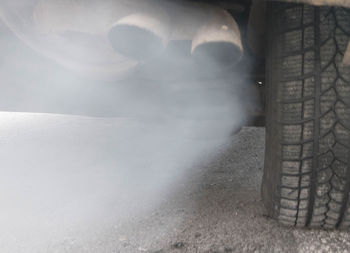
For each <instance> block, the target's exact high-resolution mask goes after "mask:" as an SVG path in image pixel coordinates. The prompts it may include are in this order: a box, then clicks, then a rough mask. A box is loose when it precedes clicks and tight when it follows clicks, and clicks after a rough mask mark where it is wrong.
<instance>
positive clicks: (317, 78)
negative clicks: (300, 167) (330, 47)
mask: <svg viewBox="0 0 350 253" xmlns="http://www.w3.org/2000/svg"><path fill="white" fill-rule="evenodd" d="M314 19H315V20H314V23H315V25H314V33H315V36H314V41H315V45H316V47H315V63H314V64H315V121H314V139H313V140H314V142H313V159H312V167H313V170H312V173H311V180H310V184H311V187H310V200H309V205H308V212H307V218H306V226H310V225H311V219H312V215H313V209H314V204H315V194H316V181H317V169H318V152H319V143H318V138H319V132H320V129H319V128H320V126H319V124H320V92H321V76H320V74H321V59H320V58H321V52H320V39H321V36H320V27H319V23H320V7H314Z"/></svg>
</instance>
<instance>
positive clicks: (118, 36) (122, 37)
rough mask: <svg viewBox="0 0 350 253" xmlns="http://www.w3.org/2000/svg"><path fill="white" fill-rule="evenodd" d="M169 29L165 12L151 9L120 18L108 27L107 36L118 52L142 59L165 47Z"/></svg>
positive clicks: (168, 18)
mask: <svg viewBox="0 0 350 253" xmlns="http://www.w3.org/2000/svg"><path fill="white" fill-rule="evenodd" d="M170 30H171V27H170V17H169V15H167V12H166V11H162V12H156V11H154V10H151V11H148V12H144V13H135V14H131V15H129V16H126V17H123V18H121V19H120V20H118V21H117V22H116V23H115V24H113V25H112V26H111V28H110V29H109V32H108V38H109V41H110V43H111V45H112V47H113V48H114V49H115V50H116V51H117V52H118V53H120V54H121V55H123V56H126V57H128V58H131V59H135V60H138V61H140V60H141V61H142V60H146V59H148V58H151V57H152V56H154V55H156V54H158V53H159V52H161V51H163V50H164V49H165V47H166V45H167V43H168V40H169V35H170Z"/></svg>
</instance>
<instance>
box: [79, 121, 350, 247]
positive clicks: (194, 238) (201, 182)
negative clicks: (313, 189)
mask: <svg viewBox="0 0 350 253" xmlns="http://www.w3.org/2000/svg"><path fill="white" fill-rule="evenodd" d="M263 159H264V128H243V129H242V130H241V131H240V133H239V134H238V135H236V136H233V139H232V143H231V145H229V146H226V147H222V150H221V152H220V154H218V155H216V156H215V157H211V158H210V159H208V161H206V162H204V163H202V164H198V165H197V166H195V167H194V168H193V170H192V173H191V175H189V176H188V177H187V180H186V181H184V182H183V184H182V185H179V186H178V188H177V190H176V192H174V193H173V194H171V195H170V196H169V198H168V201H165V202H164V203H162V204H161V205H160V206H158V207H156V208H155V210H154V211H153V212H152V213H151V214H149V215H147V216H144V217H140V218H138V219H136V220H134V221H129V222H126V223H124V224H119V225H117V226H115V227H114V229H112V230H111V231H110V233H108V235H107V234H105V235H101V238H103V239H101V238H100V237H97V238H96V241H95V242H94V241H91V242H90V243H91V245H85V246H86V248H85V249H84V250H85V251H89V252H150V253H156V252H157V253H161V252H208V253H209V252H210V253H214V252H218V253H219V252H349V250H350V234H348V233H346V232H335V231H329V232H327V231H317V230H306V229H305V230H302V229H292V228H286V227H283V226H280V225H278V224H277V223H276V222H275V221H273V220H271V219H270V218H269V217H267V216H266V213H265V210H264V207H263V204H262V202H261V198H260V185H261V178H262V173H263V169H262V168H263ZM76 250H77V248H76ZM79 250H81V249H79Z"/></svg>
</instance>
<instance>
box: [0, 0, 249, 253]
mask: <svg viewBox="0 0 350 253" xmlns="http://www.w3.org/2000/svg"><path fill="white" fill-rule="evenodd" d="M28 1H30V0H28ZM50 1H53V0H50ZM65 1H67V0H65ZM74 2H75V3H78V2H79V1H74ZM97 2H98V1H96V3H97ZM0 7H1V4H0ZM181 7H182V6H180V7H179V8H181ZM77 9H78V10H80V9H79V8H77ZM174 11H175V10H174ZM18 18H21V17H18ZM116 24H117V25H116V26H113V25H112V26H110V27H109V28H111V27H112V29H111V30H110V32H109V34H107V33H106V37H105V38H106V40H108V39H110V41H111V42H112V43H111V44H112V45H114V46H115V48H116V49H117V51H123V50H124V55H127V56H128V57H132V58H133V59H142V60H143V59H146V58H148V57H151V58H152V56H153V55H154V51H157V50H158V46H157V47H155V48H153V46H149V47H148V46H146V47H143V46H142V45H141V44H142V43H140V41H144V42H150V44H149V45H155V44H157V43H158V42H159V43H160V41H161V45H162V47H163V48H164V49H162V50H164V51H165V53H164V54H162V53H161V54H159V53H156V54H155V55H156V56H153V58H152V60H153V61H154V62H159V64H155V65H156V66H157V67H153V68H151V69H152V71H151V72H150V71H149V68H147V63H145V64H144V65H141V66H139V68H140V69H142V68H144V69H146V70H147V69H148V71H146V72H147V73H146V74H147V76H152V79H147V78H145V77H144V76H140V75H139V76H137V75H134V76H132V77H130V78H129V79H126V80H123V81H118V82H116V81H114V82H103V81H96V80H93V81H91V79H85V78H82V77H80V76H77V75H76V74H75V73H72V72H71V70H72V68H68V70H67V69H66V68H63V67H61V66H60V65H57V64H56V63H55V62H54V61H52V60H49V59H47V58H43V57H42V56H40V55H39V54H36V53H34V52H33V51H31V50H30V49H29V48H27V47H26V46H25V45H24V44H22V43H21V42H20V41H19V40H17V39H16V38H14V37H13V35H12V34H11V33H10V32H6V31H5V30H4V35H3V36H2V37H1V40H0V43H1V44H2V45H8V50H6V52H5V53H4V54H5V55H4V59H5V61H3V62H2V63H1V64H0V75H1V76H2V83H1V85H0V87H1V90H2V92H1V93H0V110H1V111H2V112H0V143H1V145H0V160H1V167H0V173H1V175H2V176H1V177H0V203H1V208H0V233H1V237H0V251H1V252H3V253H13V252H18V253H21V252H25V253H28V252H29V253H31V252H33V253H34V252H35V253H40V252H59V253H60V252H74V253H76V252H113V243H114V244H118V243H120V242H119V241H118V239H116V240H115V242H113V243H111V245H112V246H111V248H106V246H104V245H103V244H102V243H100V244H97V245H96V248H93V249H91V248H85V247H86V245H89V244H88V242H90V241H97V243H98V242H103V240H104V239H103V238H102V237H103V236H104V235H105V234H106V233H109V234H113V231H115V230H117V229H118V227H119V226H120V224H122V223H123V222H125V221H127V220H129V219H135V218H142V217H143V216H145V215H147V214H149V213H150V212H151V211H152V210H153V209H154V208H155V207H156V206H157V205H158V204H159V203H161V202H162V201H165V200H167V198H168V196H169V194H171V193H172V192H174V191H176V189H177V186H178V185H179V184H181V183H182V182H183V179H184V178H185V177H186V175H188V174H189V173H190V170H191V167H192V166H193V165H194V164H196V163H197V162H198V161H203V160H206V159H208V156H209V155H212V154H215V152H217V151H216V150H217V149H218V148H219V147H221V146H222V145H225V144H226V142H227V141H229V140H230V138H231V136H232V134H233V133H234V132H235V131H237V130H238V129H239V128H240V127H241V126H242V124H244V122H245V121H247V120H248V115H247V109H248V106H250V107H251V102H250V100H249V99H248V97H249V96H250V95H251V91H250V90H249V88H248V86H247V85H248V84H247V83H246V82H247V80H245V79H244V77H243V74H242V73H240V74H238V73H235V71H234V70H233V69H231V70H230V71H228V72H226V74H222V71H221V70H218V69H217V68H218V65H217V64H216V63H215V59H214V60H213V59H211V58H212V57H214V58H215V57H218V54H217V52H216V51H215V50H214V51H213V52H214V53H215V54H214V55H210V54H209V55H206V57H205V61H206V64H207V66H210V67H209V68H206V77H208V76H210V78H203V77H202V76H201V73H202V72H201V71H202V69H201V68H198V67H196V66H197V65H198V63H196V61H195V60H193V57H192V56H191V47H185V50H188V51H186V52H187V53H188V57H187V58H186V57H183V56H181V57H180V56H179V54H178V52H177V51H176V50H174V51H172V50H170V49H169V48H168V47H166V44H164V38H163V37H161V36H160V35H158V34H156V35H157V36H160V38H161V40H158V42H156V43H153V42H154V41H153V40H152V39H151V40H149V38H148V37H147V36H148V35H146V37H143V36H141V35H142V32H141V33H139V31H137V35H135V37H136V38H135V40H133V42H135V43H134V44H133V43H131V44H130V47H128V46H129V45H127V44H126V42H120V43H122V44H118V43H119V42H118V37H119V36H124V35H125V34H123V33H124V32H125V31H123V29H125V28H127V33H128V34H130V30H129V28H130V27H127V26H126V25H125V23H124V24H121V23H120V26H119V27H118V23H116ZM115 29H117V30H115ZM133 29H134V28H133ZM135 29H136V28H135ZM131 30H132V29H131ZM16 31H17V32H18V30H16ZM131 34H133V33H131ZM108 35H109V36H108ZM139 36H141V37H139ZM132 37H133V36H131V38H132ZM151 37H152V36H151ZM81 38H86V40H84V42H85V44H86V45H89V47H88V48H90V47H91V44H89V43H90V41H89V39H88V38H89V36H87V37H80V39H81ZM51 39H52V38H51ZM51 39H50V40H49V41H51ZM123 39H124V38H123ZM44 41H45V40H44ZM60 42H61V43H62V41H60ZM66 42H67V43H69V41H66ZM136 42H137V43H136ZM45 43H48V41H45ZM77 45H79V44H76V46H77ZM82 45H83V44H82ZM104 45H105V44H104ZM48 47H49V46H48ZM200 47H201V46H198V50H200V49H199V48H200ZM62 48H70V49H73V48H74V47H71V45H65V44H63V45H62ZM91 48H93V49H94V50H96V48H95V47H91ZM224 48H225V47H224ZM98 49H99V50H102V51H103V50H104V47H99V48H98ZM141 49H150V50H149V51H147V52H142V50H141ZM231 49H232V48H231V47H228V48H227V50H231ZM39 51H40V50H39ZM175 51H176V53H175ZM94 52H95V51H93V52H88V51H86V54H88V56H87V57H91V59H92V58H93V57H92V56H93V55H95V54H94ZM96 52H97V51H96ZM108 52H110V51H108ZM195 52H196V50H195ZM198 52H199V51H198ZM104 53H105V52H104ZM229 53H231V51H230V52H229ZM43 54H44V55H46V51H44V52H43ZM142 54H144V55H142ZM195 54H196V53H195ZM103 55H107V54H102V53H101V54H98V61H97V62H99V63H101V61H100V60H101V59H104V58H103V57H102V56H103ZM46 56H47V55H46ZM106 57H107V58H106V59H107V60H106V61H103V64H102V66H104V64H107V63H108V62H109V61H108V59H110V58H108V57H109V56H106ZM162 57H163V58H164V57H165V58H166V61H165V60H164V59H162ZM219 58H220V57H219ZM184 59H186V64H183V62H184V61H185V60H184ZM219 60H221V59H219ZM168 61H171V62H175V63H177V64H176V66H178V68H177V69H176V71H177V72H185V71H187V70H188V69H191V70H193V71H191V75H190V78H185V79H184V78H178V79H176V80H171V81H169V80H168V81H167V80H165V79H164V78H163V79H162V80H160V78H157V77H158V76H162V77H164V76H165V77H166V76H171V75H172V72H173V71H174V68H173V66H174V65H170V66H167V65H166V64H164V62H168ZM58 62H60V61H58ZM127 62H128V61H127ZM210 62H212V63H213V64H210ZM230 62H231V60H230ZM110 63H111V64H112V65H113V61H112V62H110ZM196 64H197V65H196ZM63 65H64V66H65V67H67V65H66V64H63ZM91 66H93V65H91ZM107 66H108V65H107ZM181 66H182V68H181ZM189 66H192V67H189ZM193 66H194V67H193ZM185 68H186V69H185ZM102 69H103V68H102ZM38 70H40V71H38ZM86 71H87V70H86V69H85V70H84V68H80V71H79V73H80V74H82V73H83V74H86V75H84V76H85V77H86V76H89V73H85V72H86ZM219 72H220V73H221V74H220V76H217V75H216V74H215V73H219ZM247 72H249V68H248V67H247ZM19 73H20V74H19ZM140 73H142V71H140ZM106 116H108V117H106Z"/></svg>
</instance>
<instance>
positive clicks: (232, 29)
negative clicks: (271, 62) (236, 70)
mask: <svg viewBox="0 0 350 253" xmlns="http://www.w3.org/2000/svg"><path fill="white" fill-rule="evenodd" d="M192 55H193V57H195V58H196V59H197V61H198V62H200V63H203V64H210V65H211V66H209V67H229V66H232V65H235V64H236V63H238V62H239V61H240V60H241V58H242V55H243V46H242V41H241V35H240V31H239V27H238V25H237V23H236V22H235V20H234V19H233V17H232V16H231V15H230V14H229V13H228V12H227V11H225V10H223V9H220V8H211V9H210V10H209V16H208V19H207V21H206V23H205V24H204V25H203V26H202V27H200V28H199V30H198V31H197V32H196V34H195V35H194V37H193V39H192Z"/></svg>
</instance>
